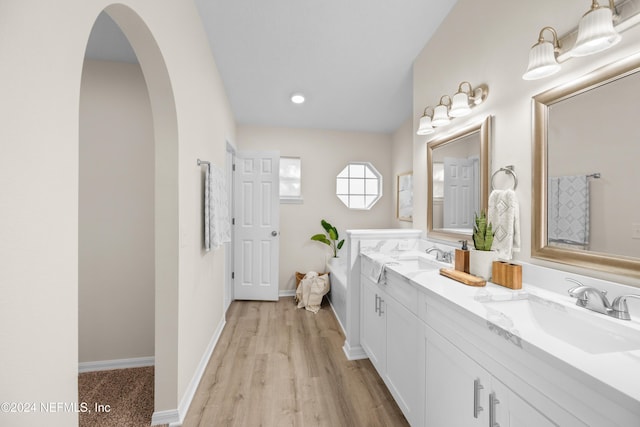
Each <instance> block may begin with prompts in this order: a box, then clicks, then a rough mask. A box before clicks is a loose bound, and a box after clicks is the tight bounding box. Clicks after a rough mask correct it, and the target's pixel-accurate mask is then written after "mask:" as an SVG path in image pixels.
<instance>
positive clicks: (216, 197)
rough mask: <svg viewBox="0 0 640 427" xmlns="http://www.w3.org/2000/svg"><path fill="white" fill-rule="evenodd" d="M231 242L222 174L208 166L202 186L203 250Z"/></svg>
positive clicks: (226, 197) (215, 168)
mask: <svg viewBox="0 0 640 427" xmlns="http://www.w3.org/2000/svg"><path fill="white" fill-rule="evenodd" d="M230 241H231V224H230V222H229V198H228V194H227V187H226V183H225V178H224V173H223V172H222V170H220V168H218V167H216V166H215V165H208V167H207V172H206V175H205V184H204V248H205V250H207V251H209V250H211V249H212V248H213V249H217V248H219V247H220V246H222V244H223V243H225V242H230Z"/></svg>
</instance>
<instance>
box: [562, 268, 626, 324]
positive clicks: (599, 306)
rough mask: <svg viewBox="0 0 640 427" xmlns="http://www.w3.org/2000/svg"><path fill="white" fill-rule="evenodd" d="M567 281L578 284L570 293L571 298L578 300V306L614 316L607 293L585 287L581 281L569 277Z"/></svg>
mask: <svg viewBox="0 0 640 427" xmlns="http://www.w3.org/2000/svg"><path fill="white" fill-rule="evenodd" d="M566 280H567V281H569V282H573V283H575V284H576V286H574V287H573V288H571V289H569V291H568V292H569V296H571V297H573V298H577V300H576V305H577V306H579V307H584V308H586V309H589V310H592V311H596V312H598V313H602V314H607V315H612V314H611V312H612V308H611V304H610V303H609V300H608V299H607V297H606V295H607V291H601V290H600V289H596V288H593V287H591V286H585V285H583V284H582V283H581V282H580V281H578V280H576V279H572V278H570V277H567V278H566ZM627 314H628V313H627Z"/></svg>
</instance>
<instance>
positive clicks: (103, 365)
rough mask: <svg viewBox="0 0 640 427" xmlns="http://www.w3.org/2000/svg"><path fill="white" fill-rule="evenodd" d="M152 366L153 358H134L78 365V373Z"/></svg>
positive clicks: (153, 363)
mask: <svg viewBox="0 0 640 427" xmlns="http://www.w3.org/2000/svg"><path fill="white" fill-rule="evenodd" d="M153 365H155V358H154V357H153V356H151V357H134V358H131V359H115V360H99V361H96V362H81V363H78V373H80V374H82V373H84V372H95V371H110V370H112V369H129V368H142V367H145V366H153Z"/></svg>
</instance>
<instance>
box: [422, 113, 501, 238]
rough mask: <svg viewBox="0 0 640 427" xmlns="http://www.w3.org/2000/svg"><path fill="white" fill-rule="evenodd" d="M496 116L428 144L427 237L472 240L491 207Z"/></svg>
mask: <svg viewBox="0 0 640 427" xmlns="http://www.w3.org/2000/svg"><path fill="white" fill-rule="evenodd" d="M491 123H492V116H488V117H486V118H485V119H484V120H483V121H482V122H481V123H478V124H474V125H470V126H467V127H465V128H462V129H460V130H457V131H455V132H453V133H450V134H447V135H444V136H442V137H439V138H436V139H434V140H432V141H430V142H429V143H428V144H427V178H428V183H427V237H428V238H432V239H437V240H453V241H457V240H471V235H472V233H473V219H474V214H475V213H478V212H480V211H481V210H486V209H487V204H488V197H489V150H490V146H491V135H492V131H491Z"/></svg>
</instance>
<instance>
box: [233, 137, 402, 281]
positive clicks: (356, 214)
mask: <svg viewBox="0 0 640 427" xmlns="http://www.w3.org/2000/svg"><path fill="white" fill-rule="evenodd" d="M237 138H238V149H239V150H277V151H280V155H281V156H292V157H300V158H301V165H302V178H301V180H302V197H303V198H304V203H303V204H281V205H280V290H291V289H294V288H295V281H294V275H295V272H296V271H300V272H307V271H310V270H315V271H318V270H324V263H325V259H326V257H327V256H330V255H332V254H331V252H330V250H329V247H328V246H326V245H323V244H322V243H319V242H315V241H311V240H310V237H311V236H312V235H314V234H317V233H322V232H324V230H323V229H322V227H321V225H320V220H321V219H326V220H327V221H329V222H330V223H331V224H333V225H334V226H335V227H336V228H337V229H338V232H339V233H340V238H341V239H342V238H346V237H347V235H346V232H345V231H346V230H349V229H356V228H388V227H390V226H391V215H390V212H391V211H392V206H394V205H393V204H394V203H395V199H394V194H393V192H392V188H393V182H394V180H395V176H394V175H393V173H392V171H391V160H390V159H391V138H390V137H389V135H385V134H375V133H363V132H341V131H324V130H308V129H290V128H267V127H256V126H239V127H238V130H237ZM351 161H361V162H362V161H364V162H371V164H373V166H374V167H375V168H376V169H377V170H378V172H380V173H381V174H382V177H383V193H382V194H383V195H382V198H381V199H380V200H378V202H377V203H376V204H375V205H374V206H373V207H372V208H371V209H370V210H352V209H349V208H347V207H346V206H345V205H344V204H343V203H342V202H341V201H340V200H339V199H338V198H337V197H336V193H335V192H336V176H337V175H338V174H339V173H340V171H342V169H344V167H345V166H346V165H347V163H349V162H351ZM345 255H346V254H344V253H343V254H342V256H345Z"/></svg>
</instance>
